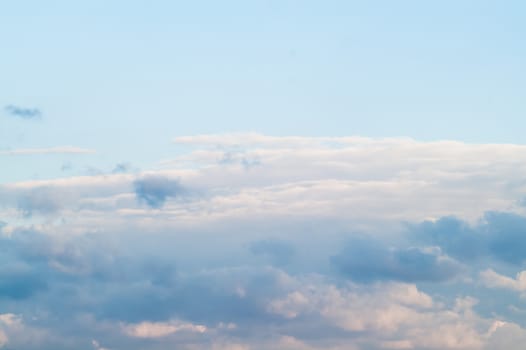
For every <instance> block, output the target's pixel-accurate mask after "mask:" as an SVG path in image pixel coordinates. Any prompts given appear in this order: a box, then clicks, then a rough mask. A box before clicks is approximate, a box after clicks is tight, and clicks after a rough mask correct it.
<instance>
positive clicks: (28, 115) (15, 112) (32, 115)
mask: <svg viewBox="0 0 526 350" xmlns="http://www.w3.org/2000/svg"><path fill="white" fill-rule="evenodd" d="M4 110H5V111H6V113H7V114H9V115H11V116H13V117H17V118H22V119H39V118H41V117H42V112H41V111H40V110H39V109H38V108H26V107H20V106H15V105H8V106H6V107H5V108H4Z"/></svg>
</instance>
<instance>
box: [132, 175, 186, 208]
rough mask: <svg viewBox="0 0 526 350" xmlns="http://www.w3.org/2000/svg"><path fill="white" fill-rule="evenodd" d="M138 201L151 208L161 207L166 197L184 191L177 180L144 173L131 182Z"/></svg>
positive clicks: (177, 194)
mask: <svg viewBox="0 0 526 350" xmlns="http://www.w3.org/2000/svg"><path fill="white" fill-rule="evenodd" d="M133 185H134V189H135V195H136V196H137V199H138V200H139V201H142V202H145V203H146V204H147V205H148V206H150V207H152V208H161V207H162V206H163V205H164V203H165V202H166V200H167V199H168V198H175V197H177V196H179V195H181V194H183V193H184V192H185V191H184V189H183V187H182V186H181V185H180V183H179V181H177V180H174V179H170V178H167V177H163V176H155V175H146V176H144V177H142V178H139V179H137V180H135V182H134V183H133Z"/></svg>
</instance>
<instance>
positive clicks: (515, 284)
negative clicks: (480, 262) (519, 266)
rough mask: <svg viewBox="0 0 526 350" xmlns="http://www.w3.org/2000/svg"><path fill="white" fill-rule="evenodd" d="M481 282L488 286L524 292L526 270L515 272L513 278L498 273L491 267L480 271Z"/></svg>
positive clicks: (525, 287)
mask: <svg viewBox="0 0 526 350" xmlns="http://www.w3.org/2000/svg"><path fill="white" fill-rule="evenodd" d="M480 279H481V282H482V284H484V285H485V286H486V287H488V288H503V289H509V290H513V291H517V292H526V271H521V272H518V273H517V276H516V277H515V278H510V277H507V276H503V275H500V274H498V273H496V272H495V271H493V270H492V269H487V270H484V271H482V272H481V273H480Z"/></svg>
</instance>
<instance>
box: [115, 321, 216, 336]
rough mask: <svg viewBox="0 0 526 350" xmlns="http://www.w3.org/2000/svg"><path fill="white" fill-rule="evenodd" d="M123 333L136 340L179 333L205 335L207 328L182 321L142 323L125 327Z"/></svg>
mask: <svg viewBox="0 0 526 350" xmlns="http://www.w3.org/2000/svg"><path fill="white" fill-rule="evenodd" d="M123 331H124V333H126V334H127V335H129V336H131V337H135V338H160V337H166V336H168V335H171V334H175V333H179V332H191V333H205V332H206V331H207V328H206V327H205V326H203V325H196V324H193V323H184V322H180V321H170V322H141V323H136V324H127V325H124V326H123Z"/></svg>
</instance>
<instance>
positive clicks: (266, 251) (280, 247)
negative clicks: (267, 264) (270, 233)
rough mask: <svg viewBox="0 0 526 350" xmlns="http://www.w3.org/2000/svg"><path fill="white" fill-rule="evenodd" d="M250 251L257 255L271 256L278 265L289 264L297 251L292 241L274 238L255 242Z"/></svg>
mask: <svg viewBox="0 0 526 350" xmlns="http://www.w3.org/2000/svg"><path fill="white" fill-rule="evenodd" d="M250 251H251V252H252V253H253V254H255V255H260V256H265V257H268V258H270V259H271V261H272V262H273V263H274V264H276V265H285V264H287V263H288V262H289V261H290V260H291V259H292V258H293V256H294V254H295V252H296V251H295V249H294V246H293V245H292V244H291V243H288V242H284V241H280V240H273V239H268V240H262V241H257V242H253V243H252V244H251V245H250Z"/></svg>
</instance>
